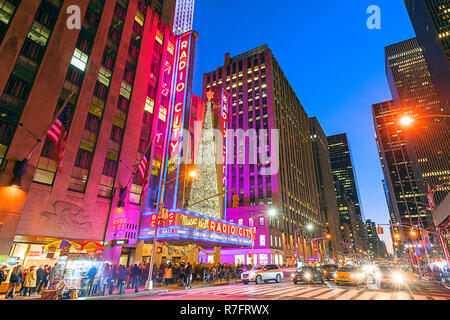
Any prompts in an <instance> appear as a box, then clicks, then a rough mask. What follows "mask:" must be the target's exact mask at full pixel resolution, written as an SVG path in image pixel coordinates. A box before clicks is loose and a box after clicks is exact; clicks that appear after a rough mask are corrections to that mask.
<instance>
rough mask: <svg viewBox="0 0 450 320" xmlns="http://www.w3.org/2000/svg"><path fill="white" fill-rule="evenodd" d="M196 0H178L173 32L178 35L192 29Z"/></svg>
mask: <svg viewBox="0 0 450 320" xmlns="http://www.w3.org/2000/svg"><path fill="white" fill-rule="evenodd" d="M194 9H195V0H176V7H175V16H174V24H173V32H175V34H176V35H179V34H183V33H185V32H187V31H190V30H192V27H193V25H194Z"/></svg>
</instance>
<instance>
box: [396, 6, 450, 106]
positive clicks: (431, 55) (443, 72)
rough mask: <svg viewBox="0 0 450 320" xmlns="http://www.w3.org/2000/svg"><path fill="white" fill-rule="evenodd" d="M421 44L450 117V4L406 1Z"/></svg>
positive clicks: (432, 77)
mask: <svg viewBox="0 0 450 320" xmlns="http://www.w3.org/2000/svg"><path fill="white" fill-rule="evenodd" d="M404 2H405V5H406V8H407V10H408V13H409V17H410V18H411V22H412V25H413V27H414V31H415V32H416V37H417V42H418V43H419V45H420V47H421V48H422V49H423V55H424V57H425V60H426V62H427V65H428V68H429V71H430V78H431V81H432V83H433V85H434V87H435V89H436V92H437V94H438V96H439V98H440V100H441V103H442V105H443V106H444V107H445V108H446V111H447V114H449V108H450V80H449V79H450V19H449V10H450V2H449V1H448V0H404Z"/></svg>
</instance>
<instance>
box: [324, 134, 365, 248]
mask: <svg viewBox="0 0 450 320" xmlns="http://www.w3.org/2000/svg"><path fill="white" fill-rule="evenodd" d="M327 139H328V150H329V152H330V161H331V170H332V173H333V178H334V182H335V188H336V190H339V189H341V191H337V192H336V195H337V201H338V206H339V215H340V217H341V222H345V223H349V221H350V219H351V217H350V213H349V208H350V207H351V206H353V207H354V218H355V224H354V227H355V228H356V233H357V234H355V235H354V239H357V238H360V241H361V245H360V246H357V248H358V251H359V249H361V250H367V248H368V246H367V230H366V225H365V223H364V221H365V219H364V216H363V213H362V209H361V205H360V204H361V201H360V197H359V191H358V183H357V181H356V174H355V171H354V166H353V162H352V156H351V152H350V146H349V143H348V140H347V135H346V134H345V133H342V134H337V135H333V136H328V138H327ZM346 196H347V197H348V198H349V199H350V200H351V205H350V206H349V205H348V204H349V201H348V200H346V199H345V197H346ZM358 241H359V240H358Z"/></svg>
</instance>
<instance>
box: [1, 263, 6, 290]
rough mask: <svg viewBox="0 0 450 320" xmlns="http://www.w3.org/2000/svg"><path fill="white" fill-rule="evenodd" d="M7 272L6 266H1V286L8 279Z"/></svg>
mask: <svg viewBox="0 0 450 320" xmlns="http://www.w3.org/2000/svg"><path fill="white" fill-rule="evenodd" d="M6 278H7V273H6V266H2V267H1V268H0V287H1V286H2V283H3V282H4V281H6Z"/></svg>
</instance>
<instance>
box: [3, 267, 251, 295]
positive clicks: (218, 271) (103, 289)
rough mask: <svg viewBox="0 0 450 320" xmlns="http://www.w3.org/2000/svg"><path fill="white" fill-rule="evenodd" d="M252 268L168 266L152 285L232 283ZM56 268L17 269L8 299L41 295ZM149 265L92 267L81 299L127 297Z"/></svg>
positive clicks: (142, 281) (159, 269) (157, 272)
mask: <svg viewBox="0 0 450 320" xmlns="http://www.w3.org/2000/svg"><path fill="white" fill-rule="evenodd" d="M250 268H251V265H235V264H218V265H213V264H202V263H195V264H190V263H189V262H188V263H185V262H182V263H174V264H172V263H170V262H169V263H166V264H161V265H159V266H156V265H154V267H153V277H152V278H153V281H154V283H155V285H157V286H158V285H159V286H169V285H178V286H180V287H185V288H189V287H191V286H192V284H193V283H194V282H203V283H206V282H208V283H213V282H216V281H231V280H237V279H240V274H241V273H242V272H243V271H245V270H248V269H250ZM53 271H54V268H52V267H51V266H48V265H45V266H40V267H36V266H31V267H29V268H26V269H22V266H21V265H17V266H15V267H14V268H13V269H12V271H11V276H10V280H9V287H8V291H7V293H6V297H5V298H6V299H14V297H15V296H33V295H40V294H41V293H42V291H43V290H46V289H48V288H49V286H50V285H52V284H54V283H53V282H54V281H52V279H53ZM149 272H150V264H149V263H146V264H142V263H139V264H133V265H130V266H125V265H112V264H110V263H107V262H105V263H103V264H102V265H101V266H100V267H99V268H97V267H95V266H92V267H91V268H89V269H88V271H87V272H86V273H85V278H84V279H83V281H82V288H81V290H80V291H81V292H80V295H82V296H91V295H112V294H113V293H114V291H115V290H117V291H116V292H117V294H124V293H125V289H134V291H135V292H139V289H140V288H141V287H143V286H144V285H145V282H146V281H147V279H148V277H149ZM7 276H8V274H7V271H6V269H5V268H4V267H2V268H0V284H1V282H2V281H6V279H7Z"/></svg>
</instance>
